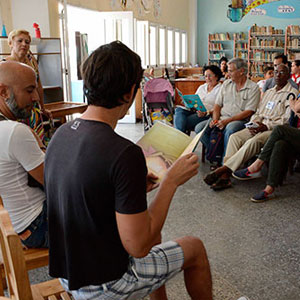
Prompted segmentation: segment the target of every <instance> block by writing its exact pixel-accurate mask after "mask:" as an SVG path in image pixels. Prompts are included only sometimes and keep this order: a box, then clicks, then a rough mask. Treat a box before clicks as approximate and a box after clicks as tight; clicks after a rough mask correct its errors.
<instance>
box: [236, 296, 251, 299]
mask: <svg viewBox="0 0 300 300" xmlns="http://www.w3.org/2000/svg"><path fill="white" fill-rule="evenodd" d="M237 300H250V299H249V298H248V297H246V296H242V297H240V298H239V299H237Z"/></svg>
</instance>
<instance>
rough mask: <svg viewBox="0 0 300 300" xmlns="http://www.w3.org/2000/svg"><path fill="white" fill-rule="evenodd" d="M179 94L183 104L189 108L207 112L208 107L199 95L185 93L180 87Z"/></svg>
mask: <svg viewBox="0 0 300 300" xmlns="http://www.w3.org/2000/svg"><path fill="white" fill-rule="evenodd" d="M176 90H177V92H178V95H179V96H180V98H181V99H182V102H183V104H184V105H185V107H186V108H188V109H192V108H194V109H196V110H197V111H198V110H199V111H202V112H206V111H207V109H206V107H205V105H204V104H203V102H202V100H201V99H200V97H199V95H197V94H192V95H183V94H182V93H181V91H180V90H179V89H177V88H176Z"/></svg>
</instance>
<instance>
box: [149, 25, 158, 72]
mask: <svg viewBox="0 0 300 300" xmlns="http://www.w3.org/2000/svg"><path fill="white" fill-rule="evenodd" d="M156 33H157V31H156V26H152V25H151V26H150V65H151V66H156V65H157V55H156V51H157V42H156V39H157V34H156Z"/></svg>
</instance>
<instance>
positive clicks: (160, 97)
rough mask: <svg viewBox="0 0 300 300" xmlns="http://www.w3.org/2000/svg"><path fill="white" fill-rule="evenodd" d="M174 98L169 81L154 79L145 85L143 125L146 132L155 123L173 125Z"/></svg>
mask: <svg viewBox="0 0 300 300" xmlns="http://www.w3.org/2000/svg"><path fill="white" fill-rule="evenodd" d="M173 97H174V90H173V87H172V85H171V83H170V82H169V81H168V80H166V79H164V78H153V79H150V80H149V81H147V82H146V83H145V85H144V91H143V123H144V130H145V131H147V130H148V129H150V128H151V126H152V125H153V124H154V122H155V121H162V122H165V123H167V124H172V122H173V110H174V108H173Z"/></svg>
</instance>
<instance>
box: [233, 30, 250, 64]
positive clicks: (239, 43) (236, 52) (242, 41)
mask: <svg viewBox="0 0 300 300" xmlns="http://www.w3.org/2000/svg"><path fill="white" fill-rule="evenodd" d="M233 56H234V57H239V58H242V59H245V60H248V35H247V33H246V32H239V33H234V34H233Z"/></svg>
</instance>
